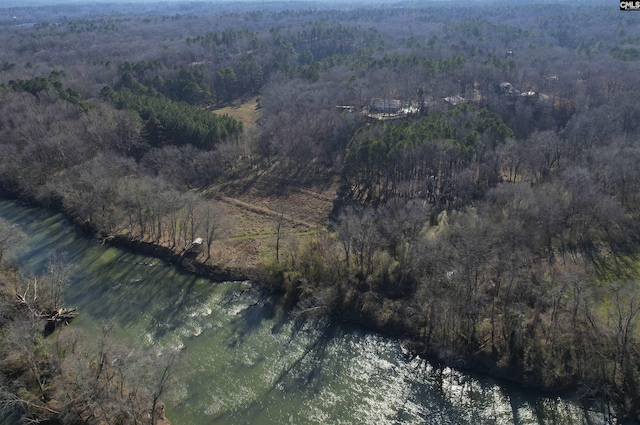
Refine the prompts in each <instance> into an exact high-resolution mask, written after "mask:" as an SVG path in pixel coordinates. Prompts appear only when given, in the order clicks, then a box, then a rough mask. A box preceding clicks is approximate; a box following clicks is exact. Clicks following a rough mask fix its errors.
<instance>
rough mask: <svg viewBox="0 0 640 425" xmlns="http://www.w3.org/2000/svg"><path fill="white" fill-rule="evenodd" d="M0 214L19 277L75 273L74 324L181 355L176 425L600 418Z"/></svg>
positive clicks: (235, 287)
mask: <svg viewBox="0 0 640 425" xmlns="http://www.w3.org/2000/svg"><path fill="white" fill-rule="evenodd" d="M0 217H3V218H5V219H7V220H9V221H10V222H11V223H14V224H17V225H19V226H21V228H22V230H23V231H24V232H25V233H26V235H27V240H26V243H25V246H24V248H22V249H21V250H20V251H18V252H15V253H13V259H14V261H17V262H18V263H19V264H21V265H22V267H23V268H24V269H25V270H27V271H28V272H32V273H38V272H39V271H42V270H43V269H44V268H45V267H46V264H47V262H48V259H49V258H50V256H51V255H52V254H54V253H55V254H58V255H62V254H63V255H65V256H66V260H67V261H68V262H69V263H70V264H71V265H72V267H73V269H72V279H71V282H70V284H69V286H68V288H67V290H66V296H65V300H66V304H67V305H68V306H74V307H77V308H78V311H79V313H80V315H79V316H78V318H77V319H76V320H75V321H74V322H73V323H72V326H74V327H80V328H84V329H87V330H89V331H92V330H95V329H97V328H98V327H99V326H100V324H101V323H104V322H106V321H112V322H114V323H115V324H116V326H117V329H118V330H117V333H118V335H119V336H121V337H122V338H123V339H127V340H131V341H134V343H137V344H140V345H144V346H148V345H158V346H169V347H176V348H179V349H181V350H182V352H183V353H184V356H183V357H182V358H181V360H180V362H179V364H178V365H177V366H176V368H175V373H176V374H177V377H178V378H179V384H178V385H177V386H176V387H175V388H174V390H173V391H172V392H171V394H169V395H168V396H167V397H165V399H164V401H165V403H166V405H167V417H168V419H169V420H170V421H171V422H172V424H173V425H187V424H188V425H200V424H602V423H605V422H606V420H605V416H604V415H603V414H602V413H600V412H599V410H602V409H601V408H600V406H599V405H598V404H593V405H591V406H589V407H586V406H585V405H583V404H581V403H577V402H574V401H571V400H567V399H565V398H561V397H555V396H554V397H551V396H545V395H543V394H540V393H537V392H531V391H525V390H522V389H520V388H518V387H517V386H514V385H508V384H505V383H502V382H498V381H496V380H494V379H491V378H487V377H479V376H475V375H469V374H464V373H461V372H458V371H456V370H453V369H450V368H447V367H434V366H432V365H431V364H430V363H428V362H426V361H424V360H422V359H420V358H415V357H414V358H409V357H407V356H406V353H405V352H404V351H403V349H402V347H401V345H400V344H399V342H398V341H395V340H393V339H389V338H385V337H381V336H378V335H375V334H371V333H368V332H365V331H363V330H361V329H357V328H347V327H341V326H335V327H333V328H331V329H330V330H328V331H327V330H324V331H321V330H312V329H304V328H303V329H299V328H298V327H296V326H295V324H294V323H293V322H292V321H291V320H290V319H289V317H288V315H287V312H286V311H285V309H284V308H283V306H282V305H281V304H280V303H279V300H278V299H277V298H273V297H268V296H265V295H262V294H261V293H260V291H258V290H257V289H256V288H255V287H254V285H253V284H252V283H250V282H226V283H215V282H212V281H209V280H207V279H202V278H198V277H194V276H192V275H188V274H184V273H181V272H180V271H178V270H177V269H176V268H174V267H171V266H168V265H166V264H164V263H163V262H162V261H160V260H158V259H155V258H152V257H147V256H142V255H138V254H135V253H132V252H130V251H127V250H124V249H118V248H113V247H107V246H102V245H100V244H99V243H97V242H96V241H93V240H90V239H88V238H86V237H85V236H84V235H82V234H81V233H80V232H78V231H77V230H76V229H75V228H74V227H73V226H72V225H70V224H69V222H68V221H67V220H65V219H64V217H63V216H62V215H60V214H55V213H51V212H48V211H45V210H42V209H35V208H29V207H23V206H20V205H18V204H16V203H15V202H12V201H5V200H0Z"/></svg>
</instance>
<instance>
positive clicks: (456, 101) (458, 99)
mask: <svg viewBox="0 0 640 425" xmlns="http://www.w3.org/2000/svg"><path fill="white" fill-rule="evenodd" d="M444 101H445V102H447V103H448V104H449V105H453V106H456V105H461V104H463V103H467V100H466V99H465V98H464V97H462V96H460V95H459V94H457V95H455V96H449V97H445V98H444Z"/></svg>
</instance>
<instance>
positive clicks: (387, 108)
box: [370, 97, 402, 114]
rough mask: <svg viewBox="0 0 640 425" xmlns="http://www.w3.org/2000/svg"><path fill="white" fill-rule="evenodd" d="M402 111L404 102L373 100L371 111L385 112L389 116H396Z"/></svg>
mask: <svg viewBox="0 0 640 425" xmlns="http://www.w3.org/2000/svg"><path fill="white" fill-rule="evenodd" d="M400 109H402V102H401V101H400V100H398V99H382V98H379V97H377V98H374V99H371V103H370V110H373V111H379V112H384V113H388V114H395V113H396V112H398V111H399V110H400Z"/></svg>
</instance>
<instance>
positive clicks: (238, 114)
mask: <svg viewBox="0 0 640 425" xmlns="http://www.w3.org/2000/svg"><path fill="white" fill-rule="evenodd" d="M213 112H215V113H216V114H220V115H224V114H227V115H229V116H230V117H231V118H235V119H237V120H238V121H240V122H242V124H243V125H244V128H245V129H247V130H248V129H252V128H254V127H255V126H256V122H257V121H258V118H260V109H258V98H257V97H253V98H251V99H249V100H247V101H246V102H243V103H240V101H235V102H233V103H232V104H231V105H229V106H225V107H224V108H218V109H214V110H213Z"/></svg>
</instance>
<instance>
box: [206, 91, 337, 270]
mask: <svg viewBox="0 0 640 425" xmlns="http://www.w3.org/2000/svg"><path fill="white" fill-rule="evenodd" d="M257 106H258V103H257V98H253V99H251V100H249V101H247V102H245V103H243V104H241V105H239V106H227V107H224V108H221V109H217V110H215V111H214V112H215V113H217V114H228V115H229V116H231V117H233V118H236V119H238V120H240V121H242V123H243V124H244V126H245V129H246V130H251V129H254V128H255V127H256V121H257V119H258V118H259V116H260V109H259V108H258V107H257ZM311 173H312V172H310V171H309V168H308V167H305V168H299V169H296V170H285V169H283V167H281V166H280V165H279V164H277V163H274V164H272V165H271V166H270V167H268V168H266V169H264V168H262V169H260V170H254V171H250V172H248V173H246V174H245V173H243V175H242V176H241V177H238V178H237V179H235V180H231V181H225V182H223V183H219V184H215V185H212V186H210V187H208V188H207V189H205V190H204V195H205V197H208V198H210V199H211V202H213V203H215V204H216V205H217V206H218V207H219V210H220V211H222V219H221V220H222V222H221V226H220V234H219V236H218V238H217V240H216V241H215V242H214V244H213V246H212V249H211V261H212V262H213V263H214V264H216V265H219V266H221V267H239V268H243V267H247V266H249V267H251V266H255V265H256V264H258V263H266V262H271V261H273V260H274V258H275V245H276V237H277V230H276V228H277V223H278V221H281V222H282V226H281V231H280V235H281V240H280V245H281V250H280V256H281V258H285V257H286V256H287V255H295V251H296V250H297V247H298V246H299V244H300V243H301V242H303V241H304V239H305V238H309V237H314V236H316V235H318V234H319V233H322V232H325V231H326V229H327V225H328V224H329V214H330V213H331V210H332V209H333V206H334V200H335V198H336V192H337V190H336V189H337V178H336V176H334V175H326V174H318V175H312V174H311Z"/></svg>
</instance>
